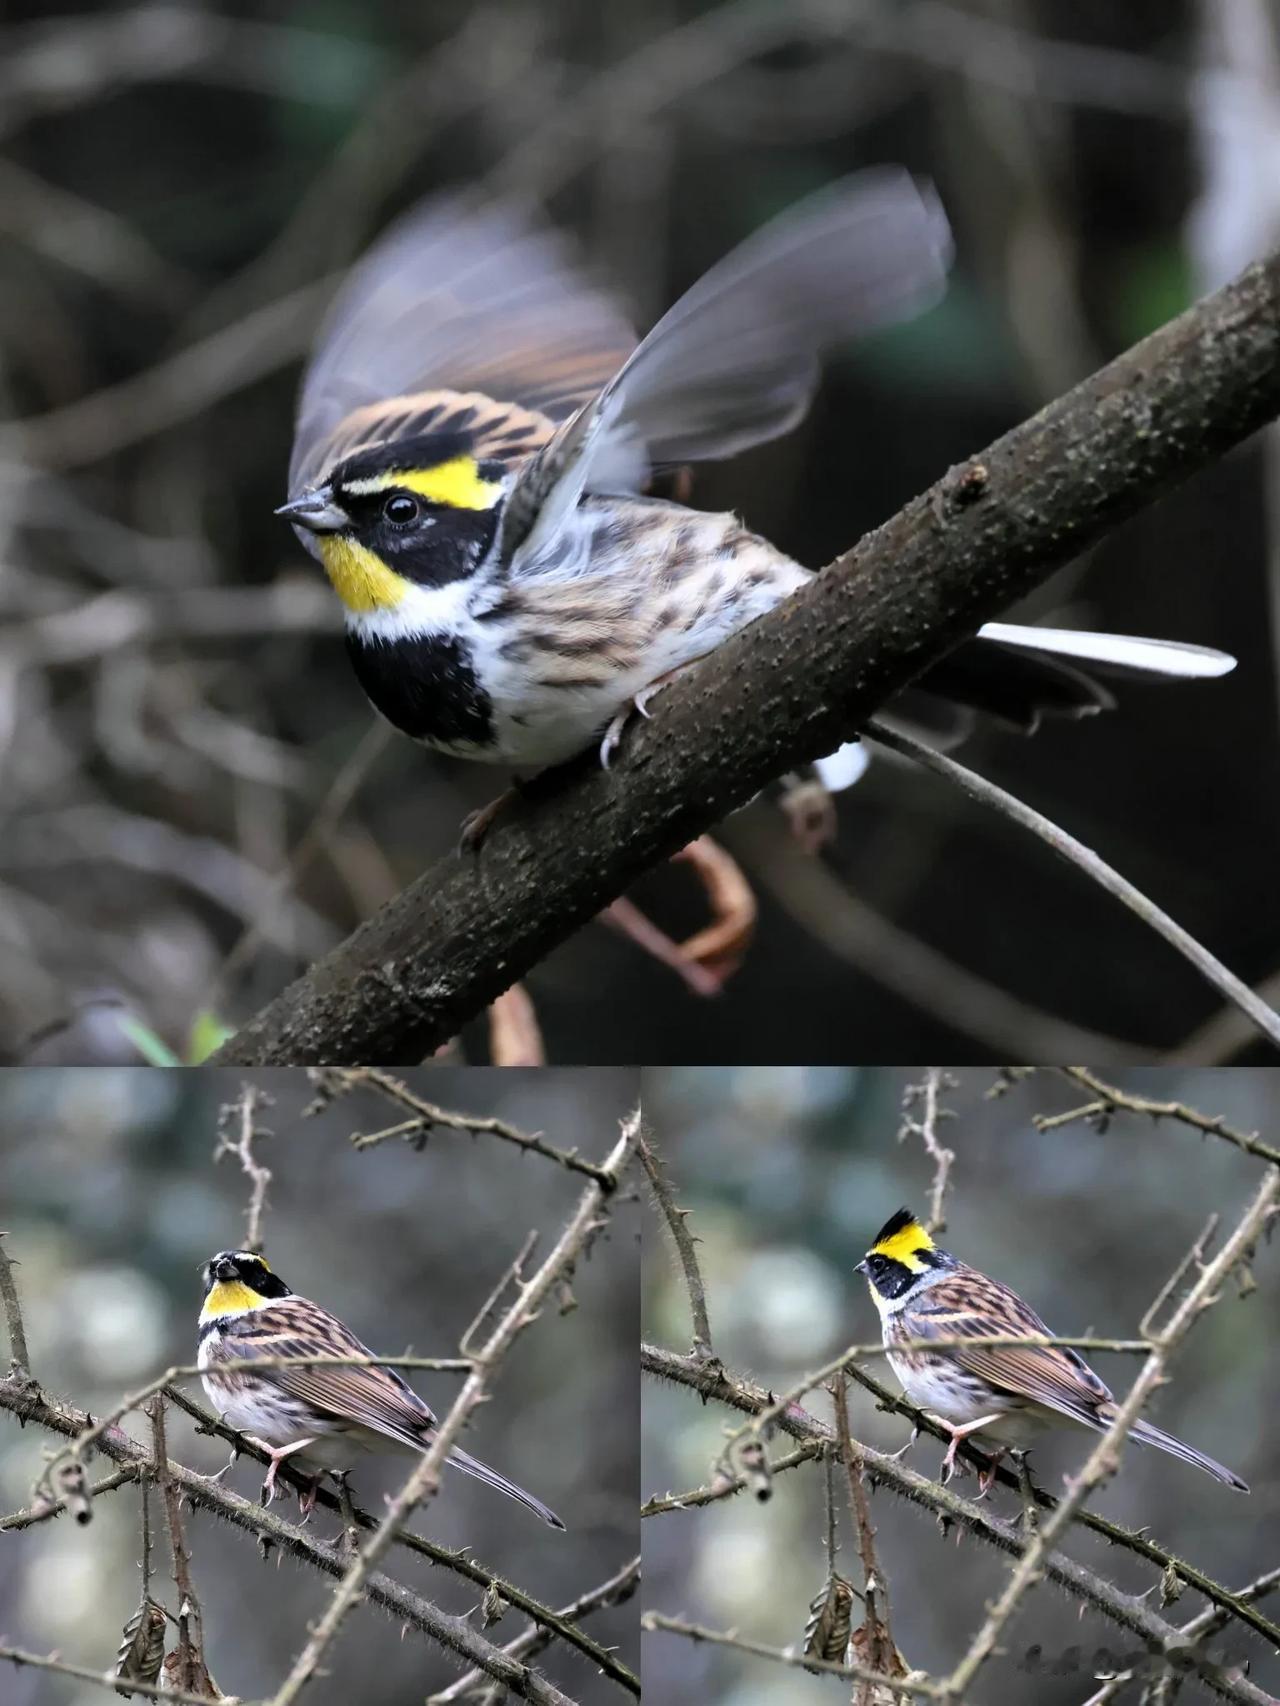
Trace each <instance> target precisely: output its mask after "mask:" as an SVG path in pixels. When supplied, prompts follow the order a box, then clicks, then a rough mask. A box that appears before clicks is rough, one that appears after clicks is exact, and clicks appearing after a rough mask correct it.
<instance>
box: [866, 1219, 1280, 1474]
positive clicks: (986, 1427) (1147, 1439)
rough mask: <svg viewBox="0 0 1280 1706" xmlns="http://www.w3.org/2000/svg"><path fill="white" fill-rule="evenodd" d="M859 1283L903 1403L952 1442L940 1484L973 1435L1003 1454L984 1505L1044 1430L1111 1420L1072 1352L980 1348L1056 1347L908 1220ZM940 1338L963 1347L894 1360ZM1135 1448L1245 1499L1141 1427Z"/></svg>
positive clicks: (884, 1233) (1095, 1382)
mask: <svg viewBox="0 0 1280 1706" xmlns="http://www.w3.org/2000/svg"><path fill="white" fill-rule="evenodd" d="M855 1272H857V1273H861V1274H864V1275H865V1276H866V1279H867V1283H868V1285H869V1286H870V1289H871V1296H872V1300H873V1301H874V1303H875V1306H876V1309H877V1310H878V1311H879V1315H880V1325H881V1332H882V1336H883V1340H884V1346H885V1349H886V1351H887V1352H888V1356H889V1363H890V1366H891V1367H892V1369H893V1372H894V1373H895V1374H896V1375H897V1377H898V1379H899V1380H900V1381H901V1382H902V1386H903V1390H904V1391H905V1393H906V1395H907V1397H908V1398H909V1399H910V1400H911V1402H912V1403H913V1404H915V1405H917V1406H918V1407H919V1408H920V1409H922V1410H925V1411H927V1412H929V1413H930V1414H931V1415H933V1416H935V1417H936V1418H937V1420H938V1421H939V1422H941V1423H942V1425H943V1427H945V1428H946V1429H947V1431H948V1432H949V1433H950V1435H951V1443H950V1445H949V1446H948V1447H947V1452H946V1455H945V1457H944V1458H943V1480H944V1481H947V1480H949V1479H950V1478H951V1474H952V1472H953V1471H954V1469H955V1466H956V1451H957V1449H958V1447H959V1445H960V1442H961V1440H964V1439H967V1438H969V1437H970V1436H971V1435H973V1436H976V1438H977V1439H978V1440H981V1441H983V1442H984V1443H985V1444H986V1445H987V1446H988V1447H991V1446H994V1447H995V1448H996V1450H995V1453H994V1456H993V1457H992V1460H991V1463H990V1465H989V1467H988V1469H986V1470H984V1471H983V1472H982V1474H981V1477H980V1491H981V1492H982V1493H986V1492H987V1491H988V1490H989V1488H990V1486H991V1482H992V1480H993V1479H994V1477H995V1472H996V1468H997V1466H998V1464H999V1462H1000V1459H1001V1458H1002V1457H1003V1456H1004V1455H1005V1453H1006V1452H1007V1451H1009V1450H1014V1451H1020V1450H1025V1449H1026V1448H1027V1447H1028V1446H1029V1445H1030V1444H1031V1442H1032V1441H1033V1440H1034V1439H1035V1438H1036V1437H1037V1436H1038V1435H1039V1434H1040V1433H1041V1432H1042V1431H1043V1430H1044V1429H1046V1428H1051V1427H1063V1426H1072V1425H1075V1426H1078V1427H1084V1428H1090V1429H1092V1430H1093V1431H1094V1432H1095V1433H1105V1432H1106V1431H1107V1429H1108V1428H1109V1427H1110V1426H1111V1424H1112V1422H1113V1421H1114V1420H1115V1416H1116V1411H1117V1408H1118V1406H1117V1404H1116V1401H1115V1398H1114V1397H1113V1396H1112V1394H1111V1391H1110V1389H1109V1388H1108V1387H1107V1386H1106V1384H1105V1383H1104V1382H1103V1381H1102V1379H1101V1378H1100V1377H1099V1376H1098V1375H1097V1374H1095V1372H1094V1371H1093V1369H1091V1368H1090V1367H1089V1365H1088V1363H1087V1362H1085V1360H1084V1358H1083V1357H1082V1356H1081V1355H1080V1354H1079V1352H1078V1351H1075V1350H1073V1349H1072V1348H1071V1347H1070V1346H1069V1345H1062V1344H1056V1343H1053V1344H1048V1345H1026V1346H1023V1345H993V1346H991V1347H987V1346H984V1344H983V1340H984V1339H990V1338H1004V1337H1009V1338H1015V1337H1020V1336H1023V1335H1027V1336H1030V1335H1035V1336H1039V1337H1044V1338H1047V1339H1052V1338H1053V1336H1054V1335H1053V1334H1052V1333H1051V1332H1050V1331H1049V1329H1048V1327H1046V1326H1045V1324H1044V1322H1043V1321H1042V1320H1041V1319H1040V1317H1039V1316H1038V1315H1037V1314H1036V1313H1035V1311H1034V1310H1033V1309H1032V1308H1031V1307H1030V1306H1029V1305H1028V1304H1026V1303H1024V1302H1023V1301H1022V1299H1021V1298H1020V1297H1019V1296H1018V1294H1017V1293H1016V1292H1015V1291H1011V1290H1010V1288H1009V1287H1008V1286H1007V1285H1002V1284H1001V1283H1000V1282H999V1281H998V1280H993V1279H990V1278H988V1276H987V1275H986V1274H984V1273H980V1272H979V1271H978V1269H977V1268H971V1267H968V1266H966V1264H965V1263H964V1262H961V1261H958V1260H957V1259H956V1257H955V1256H953V1255H951V1254H950V1252H949V1251H947V1250H943V1249H940V1248H939V1247H938V1245H937V1244H935V1243H934V1241H933V1239H932V1237H930V1235H929V1233H928V1231H927V1230H926V1229H925V1227H924V1226H923V1225H922V1224H921V1222H920V1221H919V1220H918V1219H917V1217H916V1216H915V1214H914V1213H913V1212H912V1211H911V1210H910V1209H909V1208H902V1209H899V1210H898V1212H897V1213H896V1214H894V1215H893V1216H891V1218H890V1219H889V1220H887V1221H886V1222H885V1224H884V1225H883V1226H882V1227H881V1228H880V1231H879V1232H878V1233H877V1234H876V1239H875V1242H874V1243H873V1244H872V1246H871V1248H870V1249H869V1250H868V1251H867V1254H866V1255H865V1256H864V1257H863V1259H862V1261H861V1262H859V1263H858V1264H857V1267H856V1268H855ZM942 1338H948V1339H953V1338H963V1339H964V1340H965V1343H964V1344H963V1345H959V1346H955V1345H952V1346H948V1347H946V1348H944V1349H939V1350H929V1349H927V1348H926V1349H903V1348H895V1347H902V1346H903V1345H904V1344H906V1343H909V1342H910V1341H913V1340H920V1339H925V1340H927V1339H942ZM970 1340H971V1341H972V1343H970V1342H969V1341H970ZM1129 1437H1130V1438H1131V1439H1133V1440H1136V1441H1137V1443H1138V1444H1139V1445H1154V1446H1157V1447H1158V1448H1159V1449H1160V1450H1161V1451H1167V1452H1168V1453H1169V1454H1170V1455H1171V1456H1173V1457H1179V1458H1181V1459H1182V1461H1183V1462H1184V1463H1192V1464H1194V1465H1195V1467H1196V1468H1197V1469H1203V1470H1204V1472H1205V1474H1206V1475H1212V1476H1213V1478H1214V1479H1215V1480H1216V1481H1222V1482H1224V1483H1225V1484H1226V1485H1227V1486H1228V1487H1235V1488H1237V1489H1238V1490H1239V1491H1240V1492H1242V1493H1247V1492H1248V1491H1249V1489H1248V1486H1247V1485H1246V1484H1245V1482H1243V1481H1242V1480H1241V1479H1240V1477H1239V1476H1238V1475H1236V1474H1234V1473H1233V1472H1232V1471H1231V1470H1230V1469H1225V1468H1224V1467H1223V1466H1222V1464H1221V1463H1218V1462H1216V1461H1215V1460H1214V1459H1213V1458H1212V1457H1209V1456H1207V1455H1206V1454H1205V1453H1204V1452H1203V1451H1197V1450H1196V1448H1195V1446H1193V1445H1188V1444H1187V1443H1186V1441H1185V1440H1181V1439H1177V1438H1175V1437H1174V1435H1173V1434H1169V1433H1165V1431H1164V1430H1163V1429H1162V1428H1158V1427H1156V1426H1155V1425H1154V1424H1153V1423H1152V1422H1148V1421H1145V1420H1144V1419H1143V1418H1142V1417H1139V1418H1138V1419H1137V1420H1136V1421H1135V1422H1133V1423H1132V1424H1131V1425H1130V1428H1129Z"/></svg>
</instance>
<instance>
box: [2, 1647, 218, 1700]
mask: <svg viewBox="0 0 1280 1706" xmlns="http://www.w3.org/2000/svg"><path fill="white" fill-rule="evenodd" d="M0 1659H7V1660H8V1662H9V1663H10V1664H12V1665H19V1666H21V1665H29V1666H30V1667H31V1668H32V1669H33V1670H50V1671H56V1672H58V1673H59V1674H60V1675H62V1676H72V1677H75V1678H76V1680H77V1681H79V1682H96V1683H100V1684H101V1686H102V1687H103V1688H109V1689H111V1691H112V1692H113V1693H116V1694H118V1693H119V1692H120V1678H119V1677H118V1676H117V1675H116V1673H115V1671H114V1670H90V1669H89V1667H88V1665H75V1664H69V1663H68V1662H67V1660H66V1659H63V1658H60V1657H59V1656H58V1654H57V1653H49V1654H42V1653H27V1652H24V1651H23V1650H22V1649H21V1648H20V1647H6V1646H0ZM129 1690H130V1692H131V1693H133V1694H142V1695H145V1697H146V1698H147V1699H148V1700H173V1701H179V1702H181V1703H182V1706H209V1696H208V1695H207V1694H194V1693H192V1692H190V1691H189V1690H187V1689H185V1688H176V1687H171V1686H170V1685H169V1684H168V1683H167V1682H166V1683H164V1684H155V1685H153V1684H151V1683H149V1682H137V1681H135V1680H134V1679H133V1678H130V1680H129ZM226 1706H236V1702H235V1700H234V1699H229V1700H227V1702H226Z"/></svg>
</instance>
